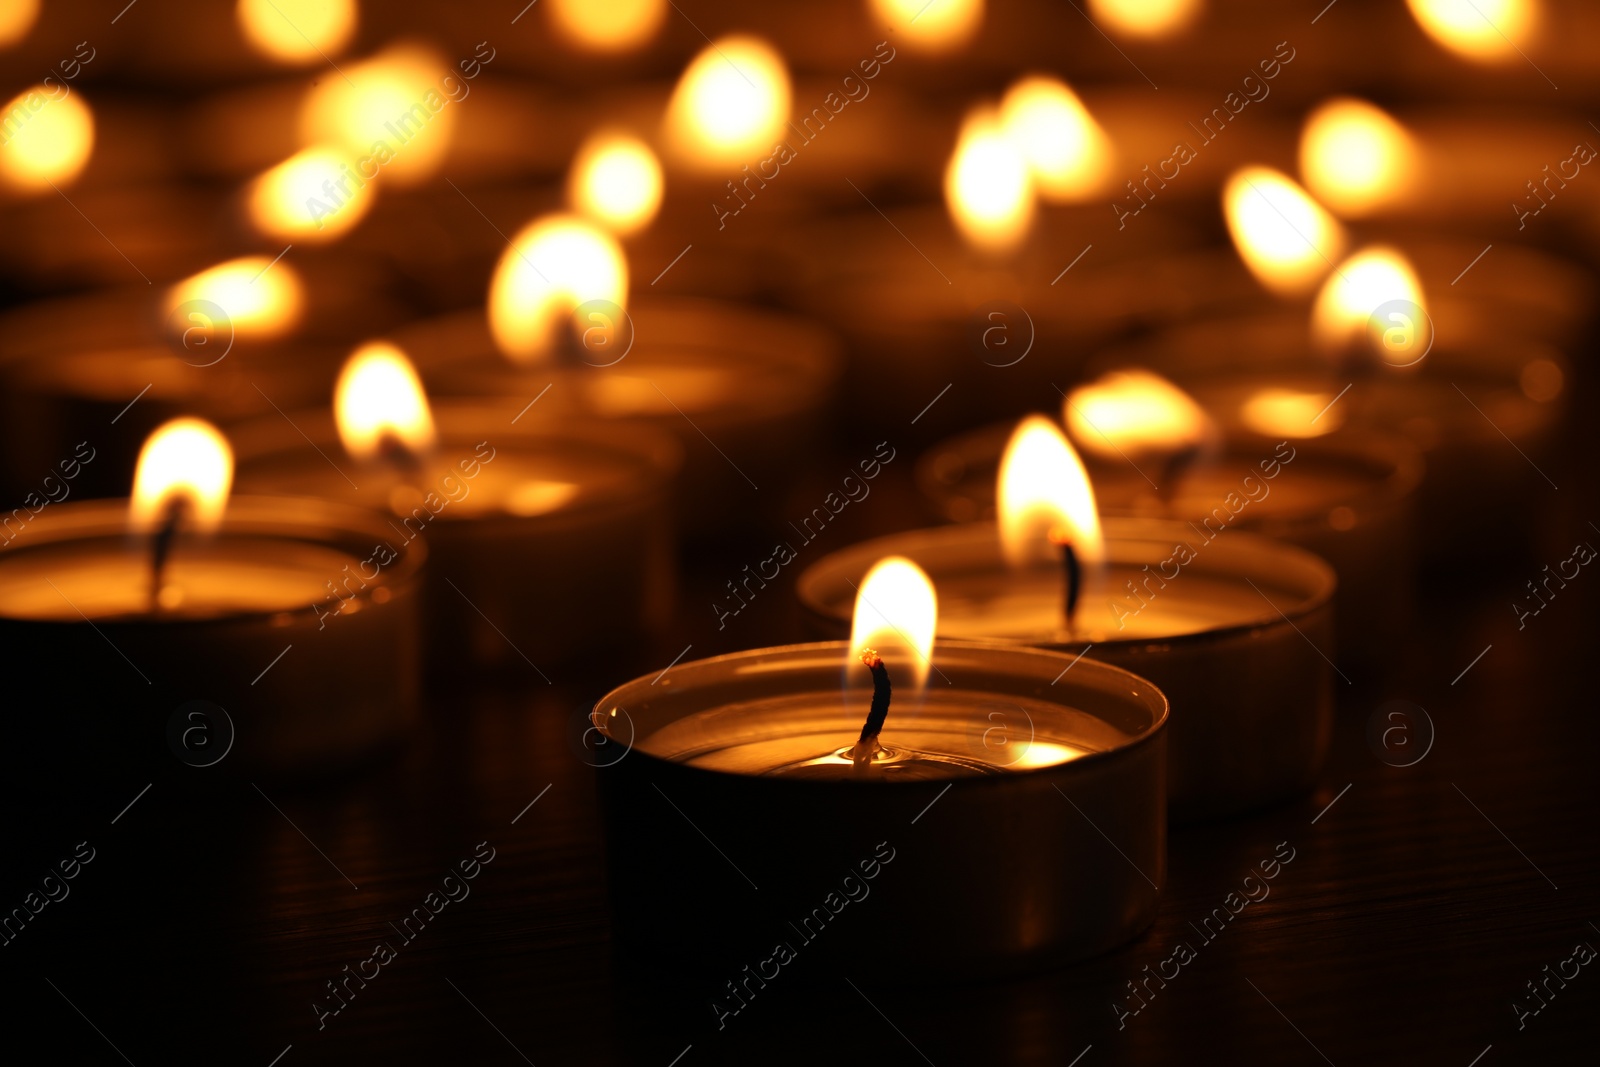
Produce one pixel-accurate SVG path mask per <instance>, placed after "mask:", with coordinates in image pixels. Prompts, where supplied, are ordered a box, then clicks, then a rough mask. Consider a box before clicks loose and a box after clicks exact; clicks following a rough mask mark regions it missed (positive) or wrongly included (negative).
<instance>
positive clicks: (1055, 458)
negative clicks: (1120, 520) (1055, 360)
mask: <svg viewBox="0 0 1600 1067" xmlns="http://www.w3.org/2000/svg"><path fill="white" fill-rule="evenodd" d="M995 499H996V503H997V506H998V511H999V516H1000V543H1001V546H1002V547H1003V548H1004V549H1005V555H1006V560H1007V562H1009V563H1010V564H1011V565H1012V566H1014V567H1021V566H1027V565H1029V564H1031V563H1035V562H1040V561H1045V560H1048V561H1051V562H1054V561H1055V559H1056V556H1057V554H1058V549H1057V548H1056V545H1057V544H1058V543H1059V542H1060V541H1062V540H1066V541H1069V542H1070V543H1071V544H1072V546H1073V548H1075V549H1076V550H1077V553H1078V558H1079V560H1081V561H1082V562H1083V563H1084V564H1085V565H1086V566H1092V565H1094V564H1097V563H1099V562H1101V561H1102V560H1104V559H1105V541H1104V539H1103V538H1102V536H1101V533H1100V515H1099V512H1098V510H1097V509H1096V507H1095V502H1094V489H1093V488H1092V487H1091V486H1090V485H1089V472H1088V471H1086V470H1084V469H1083V461H1082V460H1081V459H1079V458H1078V454H1077V453H1076V452H1074V451H1073V450H1072V445H1070V444H1069V443H1068V442H1067V439H1066V437H1065V436H1063V435H1062V433H1061V431H1060V430H1058V429H1056V425H1055V423H1053V422H1051V421H1050V420H1049V419H1047V418H1044V417H1043V416H1040V415H1030V416H1028V417H1027V418H1025V419H1023V420H1022V422H1021V423H1020V424H1019V425H1018V426H1017V428H1016V431H1015V432H1014V433H1012V435H1011V441H1010V442H1009V443H1008V444H1007V445H1006V452H1005V456H1004V458H1002V459H1001V461H1000V479H999V484H998V486H997V487H996V490H995Z"/></svg>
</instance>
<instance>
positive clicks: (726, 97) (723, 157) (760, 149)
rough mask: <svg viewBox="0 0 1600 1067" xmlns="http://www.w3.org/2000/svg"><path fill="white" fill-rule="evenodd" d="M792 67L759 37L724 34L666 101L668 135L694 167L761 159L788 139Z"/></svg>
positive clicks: (679, 157) (682, 158)
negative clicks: (785, 138)
mask: <svg viewBox="0 0 1600 1067" xmlns="http://www.w3.org/2000/svg"><path fill="white" fill-rule="evenodd" d="M789 106H790V87H789V71H788V68H787V67H786V66H785V65H784V62H783V57H782V56H780V55H779V54H778V53H777V51H776V50H774V49H773V48H772V46H771V45H769V44H767V43H766V42H765V41H763V40H761V39H760V38H756V37H748V36H738V35H735V36H730V37H723V38H720V39H718V40H716V41H713V42H712V43H711V44H709V45H707V46H706V48H705V49H704V50H703V51H702V52H701V53H700V54H699V55H697V56H696V57H695V58H694V60H693V61H692V62H690V64H689V66H688V67H687V68H685V69H684V72H683V75H682V77H680V78H679V79H678V85H677V87H676V88H675V89H674V90H673V93H672V99H671V101H670V102H669V103H668V104H667V115H666V129H665V135H666V139H667V142H668V144H670V145H671V146H672V148H673V150H674V153H675V158H676V159H677V160H678V161H679V162H680V163H682V164H683V165H684V166H686V167H689V168H691V169H697V170H707V171H712V172H720V171H722V170H724V169H731V170H737V169H738V168H739V166H740V165H741V164H745V163H749V162H750V161H751V160H756V159H760V158H761V157H762V156H764V155H766V154H767V152H768V151H770V150H771V148H772V146H773V144H774V143H775V142H777V141H780V140H782V139H783V131H784V128H785V124H786V123H787V122H788V120H789Z"/></svg>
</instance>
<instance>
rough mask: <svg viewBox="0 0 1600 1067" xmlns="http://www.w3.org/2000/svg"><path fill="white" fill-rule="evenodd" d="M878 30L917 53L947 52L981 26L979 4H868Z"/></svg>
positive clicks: (920, 0)
mask: <svg viewBox="0 0 1600 1067" xmlns="http://www.w3.org/2000/svg"><path fill="white" fill-rule="evenodd" d="M871 6H872V14H873V17H874V18H875V19H876V20H877V23H878V25H879V26H881V27H883V28H884V29H886V30H890V31H892V32H894V33H895V34H896V35H897V37H896V39H897V41H904V43H905V45H906V47H908V48H910V49H912V50H914V51H918V52H929V53H936V52H948V51H950V50H951V49H954V48H958V47H960V46H961V45H963V44H965V43H966V42H967V41H969V40H970V39H971V38H972V35H973V34H974V33H976V32H977V29H978V27H979V26H980V25H982V23H983V0H871Z"/></svg>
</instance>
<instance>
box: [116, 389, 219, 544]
mask: <svg viewBox="0 0 1600 1067" xmlns="http://www.w3.org/2000/svg"><path fill="white" fill-rule="evenodd" d="M232 485H233V449H232V448H229V447H228V440H227V438H225V437H223V436H222V433H221V431H219V430H218V429H217V428H216V427H215V426H213V425H211V424H210V423H209V422H206V421H205V420H203V419H195V418H187V417H186V418H179V419H172V420H171V421H169V422H166V423H163V424H162V425H161V426H158V427H157V428H156V430H155V432H153V433H152V434H151V435H150V436H149V437H148V438H147V439H146V440H145V443H144V447H143V448H142V449H140V450H139V465H138V467H137V468H135V471H134V475H133V499H132V500H131V501H130V503H129V508H128V524H129V527H130V528H131V529H132V530H133V532H134V533H139V534H145V533H151V532H153V531H155V530H157V529H159V528H160V527H161V526H162V525H163V524H164V523H165V522H166V521H167V517H168V515H169V514H170V509H171V507H172V506H173V505H174V504H176V503H178V502H179V501H182V502H183V503H185V504H187V505H188V511H187V513H186V514H185V515H184V521H185V523H186V524H187V525H189V526H190V527H191V528H192V529H194V530H197V531H199V532H201V533H210V532H211V531H213V530H215V529H216V528H217V527H218V526H219V525H221V523H222V515H223V512H224V511H226V510H227V507H228V490H229V489H230V488H231V487H232Z"/></svg>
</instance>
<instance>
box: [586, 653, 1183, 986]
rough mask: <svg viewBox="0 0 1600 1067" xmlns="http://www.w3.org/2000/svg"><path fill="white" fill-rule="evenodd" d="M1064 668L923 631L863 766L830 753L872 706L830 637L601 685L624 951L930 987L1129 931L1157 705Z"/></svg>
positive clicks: (606, 806) (1145, 876)
mask: <svg viewBox="0 0 1600 1067" xmlns="http://www.w3.org/2000/svg"><path fill="white" fill-rule="evenodd" d="M1071 663H1072V658H1071V657H1069V656H1063V655H1059V654H1056V653H1051V652H1044V651H1039V650H1035V649H1021V648H1007V647H1003V646H994V645H981V644H973V643H966V642H939V643H937V644H935V646H934V649H933V654H932V664H933V667H934V669H935V672H936V673H935V674H934V675H933V676H932V678H931V679H930V681H929V684H928V687H927V689H926V691H924V692H921V693H917V692H914V691H910V687H908V686H902V687H901V689H902V690H905V691H903V692H897V693H896V696H895V698H894V701H893V703H892V705H891V709H890V713H889V717H888V724H887V726H886V727H885V728H884V730H883V736H882V744H883V746H884V748H885V749H887V750H889V751H890V752H891V753H892V754H893V755H891V756H890V758H889V759H887V760H885V761H883V762H879V761H878V760H874V761H873V763H872V766H871V768H870V769H858V768H856V767H854V766H853V765H852V764H851V763H850V761H849V760H848V759H843V760H841V759H839V758H837V756H836V752H837V750H838V749H840V747H841V746H843V747H844V748H845V749H846V750H848V749H849V747H850V745H851V743H852V742H853V741H854V740H855V738H856V735H857V732H858V731H859V730H860V729H861V722H862V717H863V715H864V714H865V713H866V710H867V707H868V704H869V701H870V699H871V697H872V689H871V688H870V686H869V685H868V671H867V670H866V669H865V668H864V667H862V666H861V664H860V663H859V662H858V661H857V660H856V658H855V655H854V650H852V649H851V648H850V647H849V645H847V644H846V643H845V642H842V641H836V642H828V643H823V644H808V645H791V646H787V647H782V648H769V649H758V650H755V651H749V652H739V653H734V654H731V655H726V656H719V657H716V658H714V659H707V660H700V661H696V662H691V663H681V664H678V665H676V666H674V667H672V668H671V670H669V671H667V672H666V673H665V674H664V675H661V676H657V677H655V678H648V677H647V678H639V679H636V680H634V681H632V682H629V683H628V684H626V685H624V686H621V687H620V688H618V689H615V690H613V691H612V692H610V693H608V694H606V696H604V697H603V698H601V700H600V701H599V702H598V703H597V704H596V705H595V707H594V710H593V712H592V713H591V717H590V719H589V720H587V721H580V722H581V725H582V726H583V727H587V732H586V733H585V741H586V742H587V744H586V745H585V748H586V750H587V751H588V752H589V754H590V757H591V762H595V763H596V764H598V765H600V776H599V785H600V794H601V800H602V805H603V812H604V819H605V827H606V844H607V853H608V856H609V863H610V870H611V885H612V898H613V904H614V907H615V910H616V914H617V920H618V928H619V935H620V939H621V941H622V943H623V945H624V946H625V947H626V948H628V949H630V950H634V951H639V952H642V953H645V954H647V955H649V956H652V957H656V958H663V957H664V958H671V959H672V960H673V963H674V966H675V967H679V966H685V965H687V966H689V967H691V968H693V967H696V966H700V967H704V968H705V969H707V970H708V971H709V972H711V973H716V974H720V972H721V971H722V970H723V969H727V977H729V978H736V977H737V976H738V974H739V969H740V967H742V966H744V965H746V964H750V965H753V966H756V967H758V969H760V970H761V971H762V972H763V973H767V969H768V967H769V966H771V965H772V964H773V963H774V960H773V959H772V957H773V956H774V955H776V956H777V957H778V959H777V960H776V963H777V964H779V965H781V964H783V963H785V962H787V960H788V959H792V958H793V957H794V956H796V955H800V956H804V957H805V958H807V959H817V958H825V959H826V960H828V961H829V963H830V964H833V965H836V966H840V967H843V968H846V969H847V970H848V973H849V974H850V975H852V976H853V977H863V978H877V979H887V980H899V981H929V980H938V979H949V978H956V977H960V978H970V977H974V976H979V975H999V974H1005V973H1013V972H1018V971H1022V970H1026V969H1031V968H1037V967H1042V966H1046V965H1051V964H1059V963H1064V962H1067V961H1071V960H1076V959H1081V958H1084V957H1087V956H1091V955H1094V954H1096V953H1099V952H1103V951H1105V950H1107V949H1110V948H1112V947H1114V946H1116V945H1119V944H1121V943H1123V942H1125V941H1127V940H1128V939H1130V938H1131V937H1133V936H1134V935H1135V934H1137V933H1138V932H1139V931H1140V930H1142V929H1143V928H1144V927H1145V926H1146V925H1147V924H1148V923H1149V922H1150V921H1151V919H1152V918H1153V916H1154V911H1155V906H1156V902H1157V897H1158V893H1159V886H1160V885H1161V884H1162V883H1163V882H1164V881H1165V869H1166V865H1165V846H1166V811H1165V784H1166V758H1165V754H1166V722H1167V709H1166V700H1165V698H1164V697H1163V696H1162V694H1161V693H1160V692H1159V691H1158V690H1157V689H1156V688H1155V686H1154V685H1152V684H1151V683H1149V682H1147V681H1145V680H1144V679H1142V678H1138V677H1135V676H1134V675H1131V674H1129V673H1127V672H1126V671H1123V670H1119V669H1117V668H1115V667H1110V666H1107V665H1105V664H1102V663H1096V662H1094V661H1092V660H1082V661H1079V662H1078V663H1077V665H1076V666H1074V667H1072V669H1071V670H1070V671H1066V668H1067V667H1068V666H1069V665H1070V664H1071ZM887 666H888V669H889V670H890V671H891V673H895V672H897V671H898V673H900V674H901V675H902V676H905V675H908V674H909V672H908V671H906V670H903V669H900V668H903V667H904V665H903V664H902V665H893V664H890V665H887ZM1064 671H1066V673H1065V674H1063V672H1064ZM597 742H598V743H597ZM1107 839H1109V840H1110V841H1112V842H1114V843H1115V847H1114V848H1113V847H1111V846H1109V845H1108V844H1107ZM708 841H709V842H711V843H712V847H708V845H707V842H708ZM1119 852H1120V853H1121V854H1120V855H1119V854H1118V853H1119ZM719 853H720V855H719ZM758 887H759V888H758ZM835 923H837V925H838V926H839V927H842V929H837V930H836V929H834V926H835ZM775 943H777V944H779V945H782V946H784V947H783V948H781V949H776V950H775V948H774V944H775ZM758 961H759V962H758ZM767 977H768V978H771V975H770V974H767ZM708 995H709V996H712V997H717V998H725V997H727V995H728V993H727V991H726V989H725V988H724V987H723V986H722V985H721V984H713V985H709V986H708Z"/></svg>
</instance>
